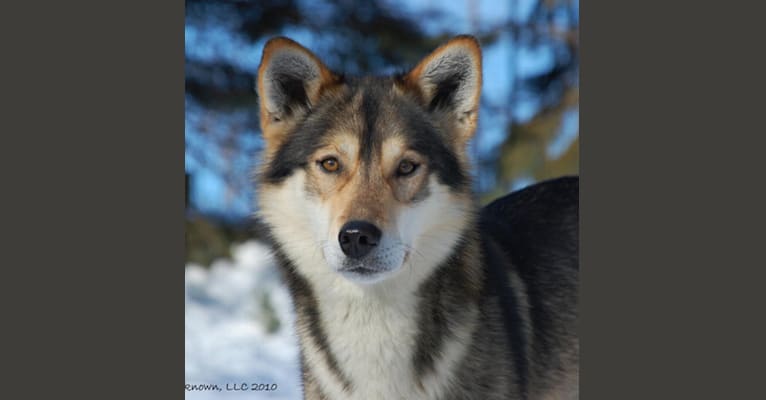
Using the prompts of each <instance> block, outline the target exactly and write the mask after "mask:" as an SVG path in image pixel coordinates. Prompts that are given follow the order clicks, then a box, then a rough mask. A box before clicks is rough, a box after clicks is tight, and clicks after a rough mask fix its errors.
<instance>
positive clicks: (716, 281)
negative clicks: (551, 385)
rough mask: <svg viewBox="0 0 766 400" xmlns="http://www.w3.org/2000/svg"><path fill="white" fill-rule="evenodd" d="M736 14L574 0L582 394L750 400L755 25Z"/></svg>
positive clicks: (757, 306) (745, 14)
mask: <svg viewBox="0 0 766 400" xmlns="http://www.w3.org/2000/svg"><path fill="white" fill-rule="evenodd" d="M740 10H741V7H740V6H735V5H734V4H727V5H725V6H724V5H722V4H714V3H711V4H710V5H707V4H705V5H703V4H702V2H695V3H693V4H692V3H689V4H685V5H680V4H671V3H670V2H657V3H646V2H635V1H624V2H613V1H612V2H603V3H599V4H595V3H593V2H586V3H585V4H583V7H582V18H581V26H582V30H581V40H582V53H581V57H582V58H581V60H582V64H581V71H582V73H581V82H582V89H581V90H582V96H581V100H582V101H581V105H580V107H581V108H580V112H581V119H580V121H581V130H580V138H581V141H582V146H581V151H582V153H581V157H580V159H581V160H582V162H581V181H582V182H581V192H580V195H581V202H580V206H581V213H580V215H581V228H582V230H581V233H582V240H581V244H582V248H581V271H582V280H581V300H582V301H581V313H580V315H581V318H580V336H581V351H582V353H581V354H582V360H581V396H582V397H581V398H584V399H642V400H643V399H656V398H674V399H679V398H681V399H744V398H759V397H763V388H762V383H761V379H758V378H759V375H762V371H763V366H762V365H761V364H760V357H759V356H756V354H755V350H756V347H754V346H753V344H754V343H758V342H761V341H762V340H763V338H764V337H766V335H764V330H763V328H756V327H755V325H756V323H758V324H761V325H762V321H763V309H762V308H763V307H762V306H761V305H762V304H763V303H764V301H763V300H764V299H763V295H762V293H763V289H761V286H762V284H763V282H764V279H763V277H761V278H760V279H758V278H756V276H755V273H756V272H757V273H758V274H759V275H761V276H762V275H763V272H762V271H763V265H764V262H763V256H762V255H761V254H757V253H759V252H762V248H763V246H764V235H763V233H762V232H761V231H760V230H758V231H756V230H755V228H758V227H759V226H761V225H762V224H763V222H764V220H763V212H762V211H760V212H759V211H755V210H758V209H762V208H763V205H764V204H766V200H765V199H764V196H763V194H755V193H754V191H755V189H760V188H757V187H758V186H763V182H764V178H763V172H762V171H764V170H766V169H764V167H763V166H762V165H761V166H760V168H759V167H757V166H756V164H757V162H756V160H761V159H762V158H763V156H762V155H761V154H759V153H761V152H762V151H763V147H762V146H755V145H752V144H749V143H747V142H749V141H746V139H745V138H746V137H748V136H749V137H753V136H763V135H762V134H763V132H764V129H763V128H762V126H763V122H762V121H760V120H759V119H761V118H762V115H763V110H762V108H763V105H764V102H763V89H764V86H763V85H762V82H763V71H764V66H763V62H760V65H759V63H758V62H756V61H755V60H752V59H748V58H749V57H748V56H751V55H753V54H756V53H759V52H760V53H762V50H759V49H762V48H763V44H762V43H758V42H761V40H759V38H763V37H766V35H764V33H763V32H761V33H760V34H758V33H757V32H755V30H756V27H760V28H758V29H759V30H761V31H763V29H762V27H763V23H762V21H760V17H757V16H760V15H762V13H757V12H754V11H752V10H749V11H740ZM734 11H738V12H740V13H742V15H737V16H734V15H732V14H733V12H734ZM761 55H762V54H761ZM757 81H760V82H761V85H760V86H757ZM756 87H758V88H759V89H757V90H754V89H755V88H756ZM746 92H751V93H750V94H751V95H755V96H754V97H755V98H753V99H749V98H747V96H748V95H749V94H748V93H746ZM756 132H757V133H756ZM760 164H762V163H760ZM759 175H760V177H759ZM756 221H759V222H756ZM756 293H757V294H758V295H756ZM758 300H760V301H758ZM756 321H761V322H756ZM748 339H749V340H748ZM758 347H760V348H763V346H758ZM760 354H761V355H763V352H761V353H760ZM756 362H758V363H756ZM748 392H749V393H751V394H754V396H748V395H747V394H748Z"/></svg>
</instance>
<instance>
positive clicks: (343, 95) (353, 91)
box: [258, 37, 481, 284]
mask: <svg viewBox="0 0 766 400" xmlns="http://www.w3.org/2000/svg"><path fill="white" fill-rule="evenodd" d="M480 87H481V56H480V51H479V47H478V44H477V43H476V41H475V40H474V39H472V38H469V37H458V38H455V39H453V40H452V41H450V42H448V43H447V44H446V45H444V46H442V47H440V48H439V49H437V50H436V51H434V53H432V54H431V55H430V56H428V57H426V58H425V59H424V60H423V61H422V62H421V63H420V64H419V65H418V66H417V67H415V68H414V69H413V70H412V71H411V72H410V73H408V74H406V75H402V76H398V77H387V78H360V79H344V78H342V77H340V76H338V75H336V74H334V73H332V72H331V71H329V70H328V69H327V68H326V67H325V66H324V65H323V64H322V62H321V61H319V59H318V58H317V57H316V56H314V55H313V54H312V53H310V52H309V51H308V50H306V49H305V48H303V47H301V46H300V45H298V44H297V43H295V42H293V41H291V40H289V39H285V38H278V39H273V40H271V41H269V42H268V43H267V45H266V47H265V49H264V53H263V59H262V62H261V66H260V68H259V70H258V94H259V98H260V102H261V104H260V106H261V107H260V112H261V128H262V130H263V132H264V137H265V139H266V151H265V160H264V163H263V164H262V166H261V168H260V171H259V183H260V188H259V213H260V215H261V216H262V218H263V219H264V221H265V222H266V223H267V224H268V225H269V226H270V228H271V230H272V233H273V235H274V236H275V239H276V241H277V242H278V243H279V245H280V247H281V248H282V250H283V251H284V252H285V253H286V255H287V256H288V257H289V258H290V259H291V261H293V263H294V264H295V265H296V267H297V268H298V269H299V270H300V271H301V272H302V273H304V274H307V275H313V276H322V275H326V274H339V275H340V276H343V277H345V278H347V279H349V280H351V281H354V282H357V283H367V284H371V283H376V282H380V281H383V280H386V278H389V277H391V276H394V275H396V274H397V273H398V272H400V271H402V270H404V269H409V270H410V271H409V272H410V274H411V277H412V279H415V280H417V279H418V277H421V276H425V275H427V274H428V273H429V272H430V269H432V268H434V267H435V266H436V265H438V264H439V263H440V262H441V261H443V260H444V259H445V258H446V257H447V256H448V255H449V251H450V250H451V249H452V248H453V247H454V245H455V243H456V242H457V241H458V240H459V238H460V236H461V234H462V231H463V229H464V227H465V226H466V224H467V223H468V222H469V221H470V218H472V216H471V215H470V212H471V211H470V210H471V196H470V179H469V176H468V172H467V170H468V169H467V167H468V166H467V164H468V162H467V156H466V145H467V142H468V140H470V138H471V136H472V135H473V132H474V131H475V128H476V120H477V110H478V99H479V91H480Z"/></svg>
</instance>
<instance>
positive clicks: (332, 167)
mask: <svg viewBox="0 0 766 400" xmlns="http://www.w3.org/2000/svg"><path fill="white" fill-rule="evenodd" d="M319 165H321V166H322V169H324V170H325V171H327V172H336V171H338V169H339V168H340V162H338V159H337V158H335V157H328V158H325V159H324V160H322V161H320V162H319Z"/></svg>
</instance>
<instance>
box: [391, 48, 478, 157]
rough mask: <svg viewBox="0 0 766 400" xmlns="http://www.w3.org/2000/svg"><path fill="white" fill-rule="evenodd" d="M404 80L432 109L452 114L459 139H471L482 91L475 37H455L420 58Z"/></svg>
mask: <svg viewBox="0 0 766 400" xmlns="http://www.w3.org/2000/svg"><path fill="white" fill-rule="evenodd" d="M404 83H405V86H406V87H407V88H408V89H410V90H414V91H415V92H416V93H417V95H418V96H419V97H420V99H421V100H422V101H423V104H424V105H425V106H426V107H427V108H428V110H429V111H431V112H445V111H446V112H447V113H449V114H451V117H453V118H454V121H455V126H456V128H457V134H458V136H459V137H458V139H462V141H463V142H464V143H466V142H468V140H469V139H471V137H472V136H473V133H474V132H475V131H476V122H477V117H478V112H479V97H480V95H481V47H480V46H479V42H478V41H477V40H476V38H474V37H473V36H467V35H461V36H457V37H455V38H453V39H452V40H450V41H449V42H447V43H445V44H444V45H442V46H441V47H439V48H438V49H436V50H434V51H433V52H432V53H431V54H429V55H428V56H427V57H426V58H424V59H423V60H422V61H420V63H419V64H418V65H417V66H416V67H415V68H413V69H412V71H410V72H409V73H408V74H407V75H405V76H404Z"/></svg>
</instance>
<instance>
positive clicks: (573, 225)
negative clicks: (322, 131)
mask: <svg viewBox="0 0 766 400" xmlns="http://www.w3.org/2000/svg"><path fill="white" fill-rule="evenodd" d="M578 199H579V179H578V178H577V177H565V178H559V179H555V180H550V181H546V182H542V183H539V184H536V185H533V186H530V187H528V188H526V189H523V190H519V191H516V192H514V193H511V194H509V195H507V196H505V197H502V198H500V199H497V200H495V201H494V202H492V203H491V204H489V205H487V206H486V207H484V208H483V209H482V210H481V216H480V224H481V231H482V232H483V234H484V235H489V237H491V239H492V241H493V242H494V243H495V245H496V247H497V248H500V249H501V251H502V252H503V253H504V256H505V257H506V259H508V260H510V265H509V266H508V267H510V268H511V270H512V271H514V272H515V274H511V275H510V276H511V277H518V279H520V280H521V285H518V283H517V285H516V286H517V287H519V288H521V290H523V291H525V292H526V298H527V303H528V304H527V305H528V310H529V324H530V325H531V326H529V327H528V328H529V329H530V332H531V335H530V338H531V343H529V344H528V347H529V349H530V351H529V354H528V357H527V360H525V363H526V365H527V374H528V376H527V378H526V380H527V385H526V386H527V388H528V390H527V392H528V393H529V394H530V396H529V397H530V398H546V397H548V396H550V397H552V398H576V397H577V387H578V384H577V382H578V379H577V377H578V358H579V342H578V339H577V325H576V321H577V304H578V295H577V293H578V271H579V265H578V258H579V250H578V248H579V240H578V225H579V224H578V220H579V200H578ZM513 286H514V285H513V284H512V287H513ZM546 393H550V394H549V395H547V396H546Z"/></svg>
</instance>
